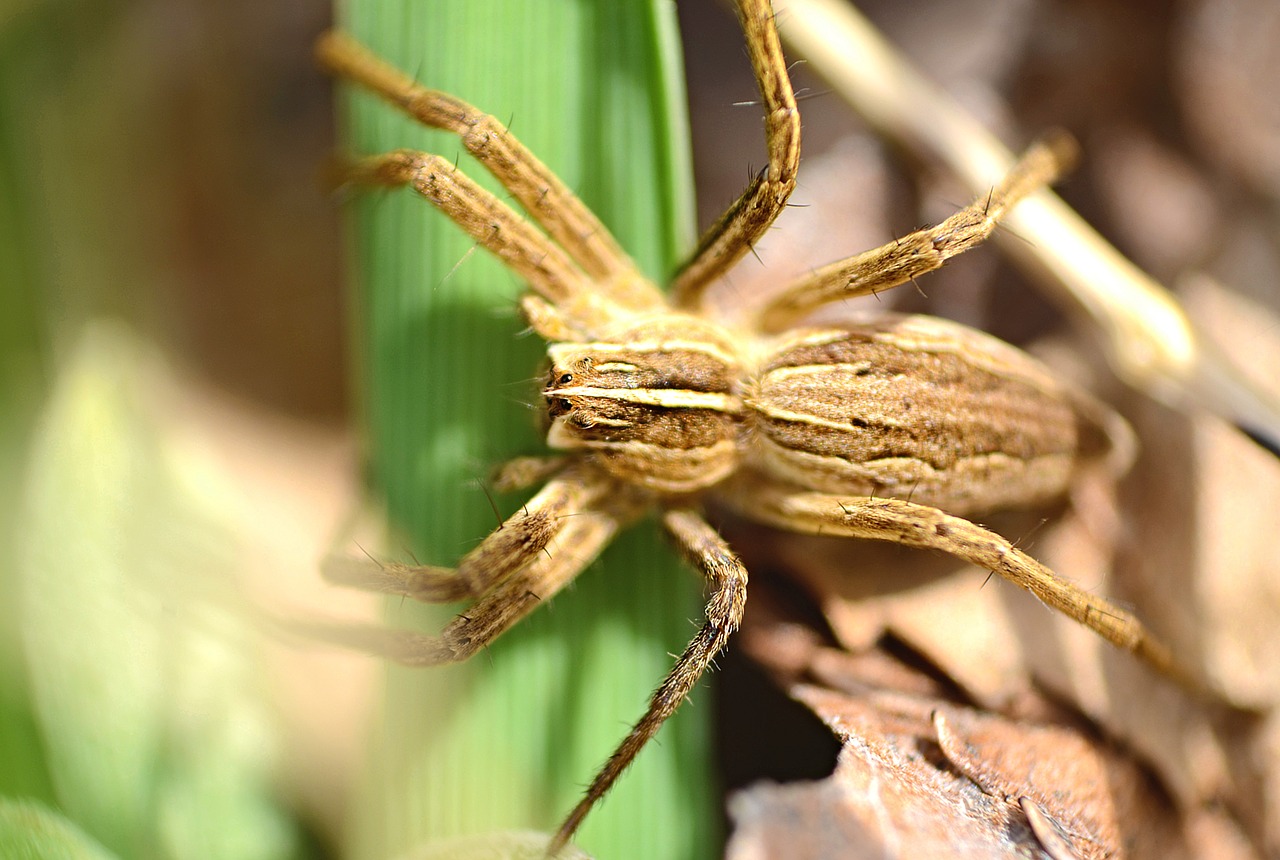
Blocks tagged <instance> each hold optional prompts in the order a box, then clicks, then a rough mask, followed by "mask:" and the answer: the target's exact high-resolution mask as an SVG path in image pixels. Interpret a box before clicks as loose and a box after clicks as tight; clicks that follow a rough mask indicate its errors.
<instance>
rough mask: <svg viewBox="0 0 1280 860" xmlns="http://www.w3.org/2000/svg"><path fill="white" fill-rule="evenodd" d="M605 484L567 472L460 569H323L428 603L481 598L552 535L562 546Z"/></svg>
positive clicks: (391, 565) (358, 563)
mask: <svg viewBox="0 0 1280 860" xmlns="http://www.w3.org/2000/svg"><path fill="white" fill-rule="evenodd" d="M601 484H603V482H600V481H594V482H593V481H589V480H587V479H584V478H583V476H582V475H581V474H580V473H579V472H578V471H577V470H568V471H567V472H566V473H565V474H564V475H563V476H562V477H560V478H556V479H554V480H552V481H551V482H549V483H548V484H547V485H546V486H545V487H543V488H542V490H541V491H539V492H538V494H537V495H535V496H534V497H533V498H532V499H530V500H529V501H528V503H526V504H525V505H523V506H522V507H521V508H520V510H518V511H516V513H514V514H512V515H511V516H510V517H508V518H507V521H506V522H504V523H503V524H502V525H501V526H499V527H498V529H497V530H496V531H494V532H492V533H491V534H490V535H489V536H488V537H486V538H485V539H484V540H483V541H481V543H480V545H479V546H477V547H476V548H475V549H473V550H472V551H471V552H469V553H467V554H466V555H465V556H463V558H462V561H461V562H459V564H458V567H457V568H447V567H435V566H431V565H408V564H401V563H399V562H381V563H380V562H376V561H373V560H372V559H366V558H352V557H348V556H335V557H333V558H330V559H327V560H326V561H325V563H324V565H323V573H324V576H325V578H326V579H328V580H329V581H330V582H333V583H335V584H338V585H345V586H350V587H353V588H362V589H364V590H366V591H378V592H382V593H383V594H398V595H402V596H404V597H409V598H412V599H414V600H420V601H422V602H424V603H452V602H454V601H458V600H466V599H468V598H472V599H474V598H478V597H482V596H484V595H485V594H488V593H489V591H491V590H492V589H493V588H494V587H495V586H496V585H498V584H499V583H501V582H502V581H503V580H505V579H507V578H508V577H510V576H511V575H512V574H514V573H515V572H516V571H518V570H520V569H521V568H522V567H524V566H526V565H528V564H529V563H530V560H531V559H533V558H535V557H537V556H538V555H541V554H544V553H546V552H548V547H549V546H550V545H551V543H552V541H553V539H559V540H558V542H559V543H561V544H563V543H564V540H563V539H561V538H560V533H561V532H562V531H564V530H565V528H566V526H567V524H568V523H569V522H570V520H572V519H573V515H575V514H577V513H579V512H580V511H582V510H585V509H587V508H589V507H590V506H591V504H592V503H593V502H594V501H595V499H596V498H597V497H598V496H599V495H600V493H601V492H602V491H603V487H602V486H601Z"/></svg>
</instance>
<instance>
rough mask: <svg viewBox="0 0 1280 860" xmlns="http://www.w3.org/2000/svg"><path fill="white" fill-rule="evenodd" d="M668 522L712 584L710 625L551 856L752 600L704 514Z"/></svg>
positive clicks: (683, 513)
mask: <svg viewBox="0 0 1280 860" xmlns="http://www.w3.org/2000/svg"><path fill="white" fill-rule="evenodd" d="M662 523H663V525H664V526H665V527H666V529H667V531H668V532H669V533H670V534H671V536H672V537H673V538H674V539H675V541H676V545H677V546H678V547H679V549H680V550H681V552H682V553H683V554H684V556H685V557H686V558H687V559H688V561H689V562H690V563H692V564H693V565H694V566H695V567H697V568H698V569H699V570H701V571H702V574H703V576H705V577H706V579H707V582H708V583H709V584H710V586H711V589H712V593H711V597H710V599H709V600H708V602H707V608H706V617H707V620H706V623H705V624H704V625H703V627H702V629H701V630H699V631H698V633H697V635H696V636H694V638H693V641H692V642H690V643H689V645H688V647H686V648H685V651H684V653H683V654H681V655H680V658H679V659H678V660H677V661H676V664H675V666H673V667H672V669H671V671H670V672H669V673H668V674H667V677H666V678H665V679H664V680H663V681H662V683H661V684H660V685H659V686H658V689H657V690H655V691H654V693H653V697H652V698H651V699H650V701H649V707H648V710H646V711H645V713H644V716H642V717H641V718H640V720H639V722H637V723H636V724H635V726H634V727H633V728H632V729H631V733H630V734H628V735H627V737H626V738H625V739H624V740H623V741H622V743H621V744H620V745H619V746H618V748H617V750H615V751H614V753H613V755H611V756H610V757H609V760H608V762H606V763H605V765H604V767H603V768H602V769H601V770H600V772H599V773H598V774H596V777H595V779H593V780H592V781H591V785H590V786H589V787H588V788H587V792H586V794H585V795H584V796H583V798H582V800H580V801H579V802H578V805H577V806H575V807H574V808H573V811H572V812H570V813H569V815H568V817H567V818H566V819H565V821H564V823H563V824H561V825H560V829H559V830H558V831H556V835H555V836H554V837H553V838H552V840H551V843H550V845H549V846H548V847H547V856H548V857H553V856H555V855H556V854H557V853H558V852H559V851H560V849H561V848H563V847H564V846H565V845H566V844H568V842H569V840H570V839H571V838H572V837H573V834H574V832H575V831H576V830H577V829H578V826H579V825H581V824H582V821H583V819H584V818H585V817H586V815H587V813H588V812H589V811H590V810H591V807H592V806H594V805H595V803H596V801H598V800H600V798H602V797H603V796H604V795H605V793H606V792H607V791H608V790H609V788H610V787H611V786H612V785H613V783H614V781H615V780H617V778H618V777H619V776H620V775H621V774H622V772H623V771H624V770H626V768H627V765H629V764H631V762H632V760H633V759H635V757H636V754H637V753H639V752H640V750H641V749H642V748H643V747H644V745H645V744H646V743H648V742H649V740H650V739H651V738H652V737H653V736H654V735H655V734H656V733H657V731H658V729H659V727H661V726H662V724H663V723H664V722H665V721H666V720H667V718H668V717H670V716H671V714H672V713H674V712H675V710H676V708H677V707H678V706H679V705H680V703H681V702H683V701H684V700H685V698H686V697H687V696H688V695H689V691H690V690H692V689H693V686H694V684H696V683H697V682H698V679H699V678H700V677H702V673H703V672H705V671H706V670H707V667H708V666H710V665H711V663H712V661H713V660H714V659H715V657H716V655H717V654H719V653H720V651H721V649H723V648H724V646H725V643H726V642H727V641H728V639H729V636H730V635H731V634H732V633H733V632H734V631H735V630H737V629H738V624H739V623H740V622H741V620H742V610H743V607H744V606H745V605H746V600H747V570H746V568H745V567H743V565H742V562H741V561H739V560H738V557H737V556H736V555H734V554H733V551H732V550H731V549H729V545H728V544H727V543H725V541H724V538H722V537H720V535H719V534H717V533H716V531H715V529H713V528H712V527H711V526H710V525H708V524H707V522H706V521H705V520H704V519H703V518H702V516H701V514H699V513H697V512H696V511H693V510H690V509H687V508H673V509H671V510H668V511H666V512H665V513H664V514H663V517H662Z"/></svg>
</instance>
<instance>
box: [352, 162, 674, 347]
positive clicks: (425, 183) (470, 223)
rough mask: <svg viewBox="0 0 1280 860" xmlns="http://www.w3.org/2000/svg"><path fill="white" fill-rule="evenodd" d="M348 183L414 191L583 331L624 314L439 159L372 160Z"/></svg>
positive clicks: (545, 242)
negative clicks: (408, 187)
mask: <svg viewBox="0 0 1280 860" xmlns="http://www.w3.org/2000/svg"><path fill="white" fill-rule="evenodd" d="M347 177H348V179H349V180H350V181H352V182H356V183H358V184H361V185H372V186H382V187H387V188H394V187H399V186H402V185H408V186H410V187H411V188H412V189H413V190H414V191H416V192H417V193H419V194H421V195H422V196H423V197H425V198H426V199H427V200H428V201H430V202H431V203H432V204H433V205H435V207H436V208H437V209H439V210H440V211H442V212H443V213H444V214H445V215H447V216H448V217H449V218H450V220H452V221H453V222H454V223H455V224H457V225H458V226H459V227H461V228H462V229H463V230H464V231H465V232H466V233H467V234H468V235H469V236H471V238H473V239H475V240H476V241H477V242H479V243H480V244H481V245H483V246H484V247H485V248H486V249H487V250H488V251H489V252H490V253H492V254H493V255H494V256H496V257H497V258H498V259H500V260H501V261H502V262H503V263H504V264H505V265H506V266H507V267H508V268H510V269H511V270H512V271H513V272H515V273H516V274H517V275H519V276H520V277H521V278H522V279H524V281H525V282H526V283H527V284H528V285H529V287H530V289H532V290H534V291H535V292H536V293H538V294H539V295H541V296H542V297H543V298H544V299H546V301H547V302H548V303H550V304H551V305H553V306H555V307H556V308H558V309H559V310H560V311H561V312H562V315H563V316H565V317H567V318H569V319H572V320H575V321H580V323H582V324H585V325H580V326H579V327H580V328H584V329H585V330H594V329H595V328H597V327H599V326H602V325H603V324H604V322H605V321H606V320H610V319H614V318H616V317H617V316H618V315H619V314H620V313H622V311H621V310H620V308H619V306H618V305H617V304H616V303H615V302H614V301H613V300H612V299H610V298H609V297H608V295H607V294H606V293H602V291H601V289H600V285H599V283H597V282H595V281H592V280H591V278H589V277H588V276H587V275H585V274H584V273H583V271H582V270H581V269H579V268H578V267H577V266H576V265H575V264H574V262H573V261H572V260H570V259H569V256H568V255H567V254H565V252H564V251H563V250H561V248H560V247H559V246H558V245H556V244H555V243H554V242H552V241H551V240H550V239H548V238H547V236H546V235H545V234H543V233H542V232H541V231H539V230H538V229H536V228H535V227H533V226H532V225H531V224H530V223H529V222H528V221H525V220H524V219H523V218H521V217H520V216H519V215H518V214H517V213H516V212H515V210H513V209H512V208H511V207H510V206H508V205H507V204H505V203H503V202H502V201H501V200H499V199H498V198H497V197H495V196H494V195H492V194H490V193H489V192H488V191H486V190H485V189H483V188H481V187H480V186H479V185H478V184H476V182H475V181H474V180H472V179H470V178H469V177H467V175H466V174H465V173H463V172H462V171H461V170H459V169H458V168H457V167H456V166H455V165H454V164H453V163H452V162H450V161H447V160H446V159H444V158H441V157H440V156H438V155H433V154H431V153H429V152H418V151H415V150H408V149H401V150H396V151H394V152H388V153H385V154H383V155H375V156H370V157H368V158H362V159H358V160H356V161H355V162H353V163H352V164H351V165H349V167H348V169H347ZM655 295H656V293H655Z"/></svg>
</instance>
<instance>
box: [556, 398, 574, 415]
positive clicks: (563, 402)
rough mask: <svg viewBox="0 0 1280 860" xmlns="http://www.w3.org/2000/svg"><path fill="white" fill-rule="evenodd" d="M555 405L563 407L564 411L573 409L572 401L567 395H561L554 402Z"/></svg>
mask: <svg viewBox="0 0 1280 860" xmlns="http://www.w3.org/2000/svg"><path fill="white" fill-rule="evenodd" d="M556 405H557V406H559V407H560V408H561V409H563V410H564V411H565V412H568V411H570V410H571V409H573V401H571V400H570V399H569V398H567V397H561V398H560V400H559V401H558V402H557V403H556Z"/></svg>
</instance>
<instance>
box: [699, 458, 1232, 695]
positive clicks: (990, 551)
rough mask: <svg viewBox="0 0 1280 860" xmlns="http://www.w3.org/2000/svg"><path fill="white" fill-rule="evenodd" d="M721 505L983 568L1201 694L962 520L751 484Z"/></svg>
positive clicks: (1088, 606) (1109, 608) (1149, 646)
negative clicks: (945, 555)
mask: <svg viewBox="0 0 1280 860" xmlns="http://www.w3.org/2000/svg"><path fill="white" fill-rule="evenodd" d="M724 499H725V500H726V501H727V502H729V503H730V504H731V505H733V506H734V507H735V508H736V509H738V510H739V511H740V512H741V513H742V514H743V515H745V516H748V517H750V518H752V519H755V520H758V521H761V522H766V523H769V524H771V525H775V526H779V527H781V528H785V529H789V530H791V531H797V532H805V533H809V534H823V535H843V536H845V537H857V538H867V539H870V540H882V541H892V542H894V543H900V544H903V545H904V546H910V547H916V548H919V549H934V550H940V551H942V552H945V553H948V554H949V555H952V556H955V557H956V558H959V559H962V560H964V561H967V562H970V563H971V564H975V565H978V566H979V567H984V568H986V569H987V570H989V571H991V572H992V573H995V574H997V575H999V576H1001V577H1003V578H1005V579H1007V580H1008V581H1009V582H1011V583H1013V584H1014V585H1016V586H1018V587H1019V588H1022V589H1025V590H1027V591H1029V592H1031V593H1032V594H1034V595H1035V596H1036V597H1037V598H1039V599H1040V601H1041V602H1042V603H1044V604H1046V605H1047V606H1049V607H1050V608H1052V609H1056V610H1057V611H1058V612H1061V613H1062V614H1063V615H1066V616H1067V617H1069V618H1072V619H1074V620H1075V621H1077V622H1078V623H1080V624H1082V625H1084V626H1085V627H1087V628H1089V629H1090V630H1092V631H1094V632H1095V633H1097V634H1098V635H1099V636H1101V637H1102V638H1103V639H1106V640H1107V641H1108V642H1110V643H1111V644H1113V645H1115V646H1116V647H1117V648H1121V649H1123V650H1125V651H1129V652H1131V653H1133V654H1134V655H1135V656H1137V657H1139V658H1140V659H1142V660H1144V661H1145V662H1146V663H1147V664H1148V665H1150V666H1151V667H1153V668H1154V669H1156V670H1157V671H1159V672H1160V673H1161V674H1163V675H1165V676H1166V677H1168V678H1170V679H1171V680H1173V681H1175V682H1176V683H1178V684H1179V685H1180V686H1182V687H1183V688H1184V689H1187V690H1189V691H1192V692H1195V693H1197V694H1204V693H1205V692H1206V688H1205V686H1204V684H1203V683H1202V682H1201V681H1200V680H1199V679H1198V678H1197V677H1195V675H1194V674H1192V673H1191V672H1190V671H1188V670H1187V669H1186V668H1185V667H1184V666H1182V665H1181V664H1180V663H1179V662H1178V661H1177V660H1175V659H1174V657H1173V654H1172V652H1170V651H1169V649H1168V648H1167V647H1166V646H1165V645H1164V644H1163V643H1161V642H1159V641H1158V640H1156V639H1155V638H1154V636H1153V635H1152V634H1151V632H1150V631H1148V630H1147V629H1146V627H1144V626H1143V624H1142V622H1141V621H1139V620H1138V618H1137V617H1136V616H1134V615H1133V614H1132V613H1129V612H1127V611H1125V610H1124V609H1121V608H1120V607H1118V606H1116V605H1115V604H1114V603H1111V602H1110V601H1108V600H1105V599H1103V598H1101V597H1098V596H1097V595H1094V594H1090V593H1089V592H1088V591H1085V590H1084V589H1082V588H1080V587H1079V586H1077V585H1075V584H1074V583H1071V582H1068V581H1067V580H1065V579H1062V578H1061V577H1060V576H1058V575H1056V574H1055V573H1054V572H1053V571H1051V570H1049V568H1047V567H1045V566H1044V565H1042V564H1041V563H1040V562H1038V561H1036V560H1035V559H1034V558H1032V557H1031V556H1029V555H1027V554H1026V553H1024V552H1022V551H1021V550H1019V549H1018V548H1016V547H1015V546H1013V545H1012V544H1011V543H1009V541H1008V540H1006V539H1005V538H1003V537H1001V536H1000V535H998V534H996V533H995V532H992V531H990V530H988V529H985V528H983V527H981V526H978V525H975V524H974V523H971V522H969V521H968V520H966V519H962V518H960V517H955V516H951V515H949V514H945V513H943V512H942V511H939V510H937V509H936V508H931V507H928V506H926V505H918V504H913V503H912V502H906V501H901V500H898V499H873V498H865V497H857V496H835V495H828V494H825V493H811V492H797V491H793V490H789V489H786V488H782V487H779V486H776V485H773V484H770V483H768V482H766V481H751V482H750V486H749V487H747V486H742V487H738V488H736V489H735V490H734V491H733V492H732V493H726V494H724Z"/></svg>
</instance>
